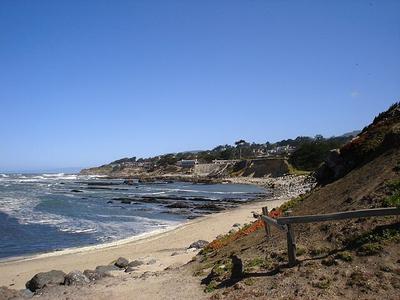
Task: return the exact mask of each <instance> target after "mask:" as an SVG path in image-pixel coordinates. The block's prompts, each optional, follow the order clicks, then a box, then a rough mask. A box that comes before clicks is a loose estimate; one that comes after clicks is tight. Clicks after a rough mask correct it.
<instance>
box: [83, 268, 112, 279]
mask: <svg viewBox="0 0 400 300" xmlns="http://www.w3.org/2000/svg"><path fill="white" fill-rule="evenodd" d="M83 274H84V275H85V276H86V277H87V278H88V279H89V281H95V280H99V279H101V278H103V277H106V276H107V275H106V274H105V273H100V272H96V271H94V270H85V271H83Z"/></svg>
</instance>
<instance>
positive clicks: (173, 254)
mask: <svg viewBox="0 0 400 300" xmlns="http://www.w3.org/2000/svg"><path fill="white" fill-rule="evenodd" d="M179 254H180V253H179V252H172V254H171V256H177V255H179Z"/></svg>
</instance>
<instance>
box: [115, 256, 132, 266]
mask: <svg viewBox="0 0 400 300" xmlns="http://www.w3.org/2000/svg"><path fill="white" fill-rule="evenodd" d="M114 265H115V266H117V267H118V268H120V269H125V268H126V267H128V265H129V261H128V260H127V259H126V258H123V257H120V258H118V259H117V260H116V261H115V263H114Z"/></svg>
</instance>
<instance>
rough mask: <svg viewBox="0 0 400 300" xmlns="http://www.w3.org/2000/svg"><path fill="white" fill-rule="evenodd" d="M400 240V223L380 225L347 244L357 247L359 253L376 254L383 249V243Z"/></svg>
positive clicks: (350, 246) (363, 254) (364, 254)
mask: <svg viewBox="0 0 400 300" xmlns="http://www.w3.org/2000/svg"><path fill="white" fill-rule="evenodd" d="M392 241H394V242H400V223H395V224H391V225H385V226H378V227H376V228H375V229H374V230H371V231H368V232H366V233H364V234H362V235H360V236H358V237H356V238H354V239H352V240H349V241H348V242H347V246H348V247H349V248H352V249H357V254H358V255H362V256H366V255H376V254H379V253H380V252H381V251H382V250H383V245H384V244H385V243H388V242H392Z"/></svg>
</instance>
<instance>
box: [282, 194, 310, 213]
mask: <svg viewBox="0 0 400 300" xmlns="http://www.w3.org/2000/svg"><path fill="white" fill-rule="evenodd" d="M304 199H305V197H304V196H299V197H296V198H293V199H291V200H289V201H286V202H285V203H283V204H282V205H281V206H280V207H279V209H280V210H281V211H282V212H285V211H288V210H289V209H292V208H293V207H295V206H296V205H298V204H299V203H301V202H303V200H304Z"/></svg>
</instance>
